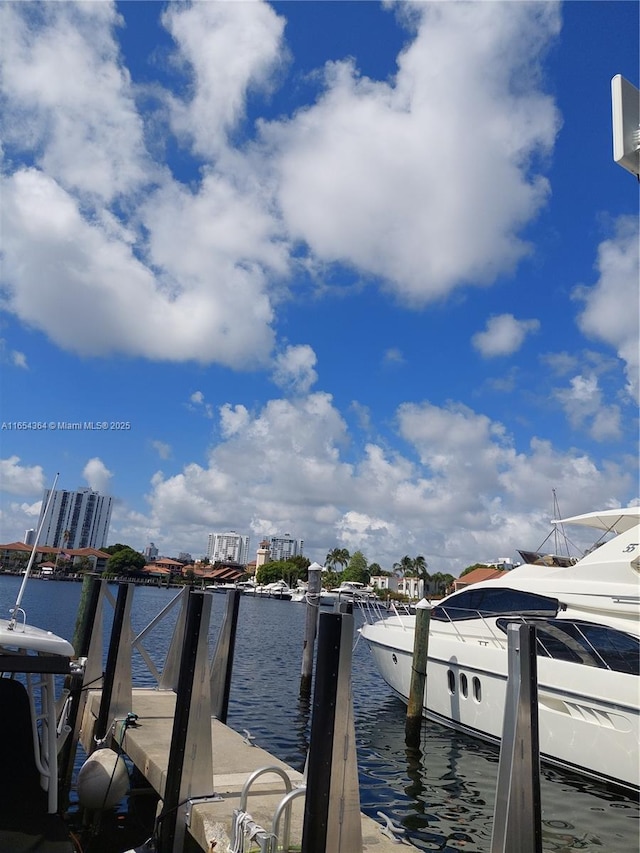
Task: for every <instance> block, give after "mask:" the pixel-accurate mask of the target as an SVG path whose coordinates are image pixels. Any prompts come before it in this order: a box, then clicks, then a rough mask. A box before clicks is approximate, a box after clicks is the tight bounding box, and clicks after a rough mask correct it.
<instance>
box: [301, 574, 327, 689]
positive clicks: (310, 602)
mask: <svg viewBox="0 0 640 853" xmlns="http://www.w3.org/2000/svg"><path fill="white" fill-rule="evenodd" d="M321 573H322V566H321V565H319V563H311V565H310V566H309V569H308V576H307V577H308V581H307V600H306V608H307V612H306V622H305V628H304V642H303V645H302V672H301V674H300V695H301V696H311V682H312V680H313V653H314V647H315V642H316V633H317V631H318V610H319V608H320V590H321V586H322V584H321Z"/></svg>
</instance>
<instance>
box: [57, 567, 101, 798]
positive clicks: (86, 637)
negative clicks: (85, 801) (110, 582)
mask: <svg viewBox="0 0 640 853" xmlns="http://www.w3.org/2000/svg"><path fill="white" fill-rule="evenodd" d="M100 583H101V582H100V576H99V575H98V574H94V573H89V572H88V573H87V574H86V575H85V576H84V578H83V580H82V591H81V593H80V604H79V607H78V615H77V619H76V627H75V632H74V636H73V643H72V645H73V649H74V651H75V653H76V660H80V659H82V658H84V659H85V660H87V661H88V656H89V649H90V646H91V637H92V633H93V626H94V624H95V623H96V616H97V614H98V601H99V600H100ZM99 631H100V633H102V619H101V618H100V620H99ZM86 670H87V664H86V663H85V666H84V668H83V670H82V673H79V674H72V675H69V676H67V677H66V679H65V688H66V689H68V690H69V699H70V701H69V711H68V714H67V725H68V726H69V728H70V735H69V737H68V738H67V740H66V742H65V744H64V746H63V748H62V752H61V754H60V760H59V778H60V786H59V787H60V791H59V802H60V803H61V806H62V808H63V809H67V808H68V807H69V792H70V790H71V779H72V776H73V767H74V761H75V757H76V752H77V750H78V741H79V738H80V723H81V721H82V715H83V713H84V706H85V702H86V697H87V693H86V690H83V689H82V688H83V687H84V686H85V684H86V683H87V681H86ZM100 671H102V667H101V668H100Z"/></svg>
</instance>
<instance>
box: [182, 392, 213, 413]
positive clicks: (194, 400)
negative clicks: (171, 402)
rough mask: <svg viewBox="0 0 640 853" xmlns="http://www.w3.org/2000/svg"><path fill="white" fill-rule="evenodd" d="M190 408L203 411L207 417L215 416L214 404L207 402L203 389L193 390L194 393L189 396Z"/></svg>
mask: <svg viewBox="0 0 640 853" xmlns="http://www.w3.org/2000/svg"><path fill="white" fill-rule="evenodd" d="M188 408H189V409H191V410H192V411H196V412H197V411H200V412H202V414H204V416H205V417H206V418H212V417H213V406H212V405H211V403H207V401H206V400H205V397H204V394H203V393H202V391H194V392H193V394H192V395H191V396H190V397H189V404H188Z"/></svg>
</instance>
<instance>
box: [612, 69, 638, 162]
mask: <svg viewBox="0 0 640 853" xmlns="http://www.w3.org/2000/svg"><path fill="white" fill-rule="evenodd" d="M611 109H612V119H613V159H614V160H615V162H616V163H617V164H618V165H619V166H622V168H623V169H626V170H627V171H628V172H631V174H632V175H635V176H636V177H637V178H640V92H638V90H637V89H636V87H635V86H634V85H633V84H632V83H629V81H628V80H625V78H624V77H623V76H622V75H621V74H616V76H615V77H614V78H613V79H612V80H611Z"/></svg>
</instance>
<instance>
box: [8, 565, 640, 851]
mask: <svg viewBox="0 0 640 853" xmlns="http://www.w3.org/2000/svg"><path fill="white" fill-rule="evenodd" d="M19 584H20V581H19V578H16V577H7V576H1V575H0V615H2V616H3V617H6V615H7V614H8V609H9V608H10V607H11V606H12V605H13V603H14V602H15V599H16V595H17V592H18V589H19ZM109 588H110V590H112V591H113V594H114V596H115V591H116V588H115V587H114V586H110V587H109ZM80 590H81V585H80V584H78V583H59V582H56V581H52V580H36V579H33V580H30V581H29V583H28V585H27V590H26V592H25V595H24V598H23V601H22V606H23V608H24V609H25V610H26V613H27V619H28V621H29V622H30V623H31V624H34V625H39V626H41V627H45V628H47V629H49V630H51V631H53V632H54V633H56V634H60V635H62V636H65V637H68V638H69V639H71V638H72V636H73V632H74V627H75V619H76V613H77V608H78V603H79V599H80ZM175 595H176V590H174V589H170V590H168V589H157V588H151V587H137V588H136V590H135V594H134V600H133V608H132V622H133V630H134V632H136V633H138V632H140V631H141V630H142V629H143V628H144V627H146V626H147V625H148V624H149V623H150V622H151V620H152V618H153V617H154V616H155V615H156V614H157V613H159V612H160V611H161V610H162V609H163V607H165V606H166V605H167V604H168V602H169V601H171V599H172V598H173V597H174V596H175ZM212 598H213V605H212V618H211V632H210V644H211V647H212V648H213V647H214V645H215V640H216V637H217V631H218V629H219V626H220V623H221V619H222V615H223V612H224V604H225V596H224V595H213V596H212ZM106 610H107V616H108V612H109V611H110V608H108V607H107V608H106ZM106 621H107V622H108V619H107V620H106ZM360 621H361V616H360V615H359V614H358V613H356V626H357V624H358V623H359V622H360ZM174 624H175V615H173V616H172V614H169V615H168V617H167V618H166V619H165V620H163V621H162V622H160V623H159V625H158V626H157V628H154V630H153V632H151V634H150V635H149V637H148V638H147V641H146V642H145V647H146V648H147V650H148V651H149V653H150V654H151V655H152V657H153V658H154V660H156V661H157V662H158V663H161V661H162V660H163V659H164V654H165V652H166V649H167V647H168V643H169V640H170V637H171V633H172V631H173V626H174ZM304 625H305V606H304V605H303V604H299V603H294V602H289V601H275V600H271V599H256V598H253V597H249V596H244V597H243V598H242V599H241V601H240V612H239V619H238V630H237V636H236V652H235V660H234V667H233V678H232V684H231V695H230V703H229V715H228V720H227V722H228V724H229V725H230V726H231V727H232V728H234V729H236V730H237V731H239V732H243V731H245V730H247V731H248V732H250V734H251V735H252V736H253V737H254V738H255V743H256V744H258V745H259V746H261V747H263V748H264V749H266V750H268V751H269V752H271V753H272V754H274V755H276V756H277V757H278V758H280V759H281V760H283V761H286V762H287V763H288V764H290V765H291V766H293V767H294V768H295V769H298V770H302V769H303V766H304V760H305V755H306V750H307V747H308V738H309V703H308V701H304V700H301V699H300V697H299V686H300V669H301V663H302V643H303V637H304ZM106 630H107V631H108V624H107V626H106ZM358 637H359V635H358V634H357V633H356V634H355V635H354V651H353V688H354V690H353V692H354V717H355V728H356V746H357V753H358V767H359V778H360V805H361V810H362V811H363V812H365V813H366V814H368V815H370V816H371V817H373V818H376V819H378V820H380V819H379V818H377V813H378V812H383V813H384V814H386V815H388V816H389V817H390V818H391V819H392V820H393V821H394V822H396V823H398V824H399V825H401V826H402V827H404V829H405V833H406V835H405V837H406V838H407V839H408V840H409V841H410V842H411V843H412V844H413V845H414V847H416V848H418V850H429V851H440V853H454V851H467V853H489V850H490V845H491V825H492V815H493V808H494V798H495V785H496V778H497V768H498V752H497V750H496V749H494V748H493V747H491V746H488V745H485V744H482V743H479V742H477V741H475V740H473V739H471V738H468V737H466V736H464V735H460V734H456V733H454V732H452V731H450V730H449V729H445V728H443V727H441V726H438V725H436V724H433V723H429V722H426V723H425V724H424V726H423V731H422V739H421V746H420V748H419V749H413V750H410V749H408V748H407V746H406V744H405V740H404V715H405V707H404V705H403V704H402V703H401V702H400V701H399V700H398V699H397V698H396V697H395V696H394V695H393V694H392V692H391V691H390V690H389V688H388V687H387V686H386V685H385V684H384V682H383V681H382V679H381V678H380V676H379V674H378V672H377V670H376V668H375V666H374V664H373V661H372V658H371V654H370V652H369V649H368V648H367V646H366V643H365V642H364V641H358ZM107 642H108V641H107V640H105V653H106V649H107ZM133 676H134V682H135V684H136V685H140V686H144V685H152V684H153V681H152V679H151V676H150V675H149V673H148V670H147V668H146V666H145V664H144V662H143V660H142V658H141V657H140V656H139V655H138V654H137V653H135V654H134V657H133ZM584 748H585V749H588V748H589V744H585V745H584ZM214 756H215V745H214ZM541 797H542V820H543V850H544V851H545V853H569V851H576V850H580V851H591V853H638V851H639V850H640V843H639V841H640V835H639V821H638V818H639V817H640V809H639V806H638V802H637V801H636V800H635V799H633V798H631V797H628V796H624V795H623V794H620V793H613V792H611V791H610V790H607V789H606V788H604V787H600V786H598V785H595V784H594V783H590V782H586V781H584V780H582V779H579V778H578V777H575V776H572V775H569V774H563V773H561V772H559V771H556V770H551V769H548V768H543V769H542V780H541ZM399 849H402V848H399Z"/></svg>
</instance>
